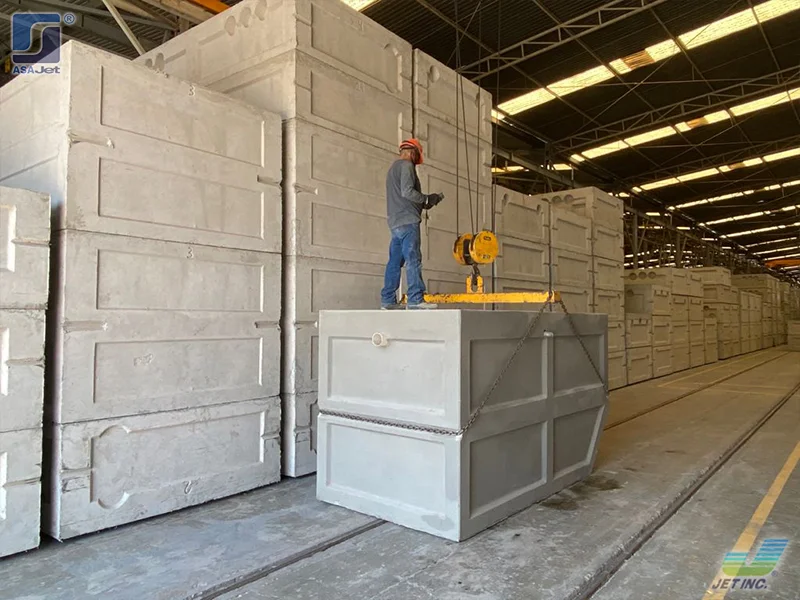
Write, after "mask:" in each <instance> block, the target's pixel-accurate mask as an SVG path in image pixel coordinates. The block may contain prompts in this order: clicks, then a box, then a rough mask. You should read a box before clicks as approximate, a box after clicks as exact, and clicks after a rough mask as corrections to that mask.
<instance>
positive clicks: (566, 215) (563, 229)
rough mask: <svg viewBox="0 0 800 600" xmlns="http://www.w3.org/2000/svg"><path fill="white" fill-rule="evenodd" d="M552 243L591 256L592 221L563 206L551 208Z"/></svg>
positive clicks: (556, 246) (554, 246)
mask: <svg viewBox="0 0 800 600" xmlns="http://www.w3.org/2000/svg"><path fill="white" fill-rule="evenodd" d="M550 243H551V245H552V247H553V248H557V249H559V250H568V251H570V252H576V253H578V254H585V255H587V256H590V255H591V254H592V222H591V221H590V220H589V219H587V218H586V217H582V216H580V215H578V214H575V213H573V212H571V211H569V210H565V209H563V208H556V207H555V206H551V208H550Z"/></svg>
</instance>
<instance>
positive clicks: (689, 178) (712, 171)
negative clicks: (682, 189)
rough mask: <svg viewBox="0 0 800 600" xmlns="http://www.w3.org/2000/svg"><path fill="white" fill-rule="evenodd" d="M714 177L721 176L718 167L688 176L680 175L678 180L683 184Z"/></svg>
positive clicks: (688, 174)
mask: <svg viewBox="0 0 800 600" xmlns="http://www.w3.org/2000/svg"><path fill="white" fill-rule="evenodd" d="M712 175H719V169H718V168H717V167H711V168H710V169H703V170H702V171H695V172H694V173H687V174H686V175H678V177H677V179H678V181H680V182H681V183H683V182H685V181H693V180H695V179H703V178H704V177H711V176H712Z"/></svg>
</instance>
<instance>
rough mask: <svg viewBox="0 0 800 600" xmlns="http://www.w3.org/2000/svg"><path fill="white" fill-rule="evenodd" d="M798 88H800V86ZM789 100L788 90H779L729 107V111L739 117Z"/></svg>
mask: <svg viewBox="0 0 800 600" xmlns="http://www.w3.org/2000/svg"><path fill="white" fill-rule="evenodd" d="M798 89H799V90H800V88H798ZM789 101H790V96H789V92H780V93H778V94H772V95H770V96H766V97H764V98H759V99H758V100H753V101H751V102H745V103H744V104H739V105H737V106H733V107H731V112H732V113H733V114H734V115H735V116H737V117H740V116H742V115H746V114H749V113H752V112H756V111H758V110H764V109H765V108H772V107H773V106H778V105H779V104H783V103H785V102H789Z"/></svg>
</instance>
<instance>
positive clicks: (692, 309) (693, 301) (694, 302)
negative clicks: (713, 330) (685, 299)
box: [689, 298, 705, 321]
mask: <svg viewBox="0 0 800 600" xmlns="http://www.w3.org/2000/svg"><path fill="white" fill-rule="evenodd" d="M704 306H705V302H704V301H703V299H702V298H689V320H690V321H702V320H703V308H704Z"/></svg>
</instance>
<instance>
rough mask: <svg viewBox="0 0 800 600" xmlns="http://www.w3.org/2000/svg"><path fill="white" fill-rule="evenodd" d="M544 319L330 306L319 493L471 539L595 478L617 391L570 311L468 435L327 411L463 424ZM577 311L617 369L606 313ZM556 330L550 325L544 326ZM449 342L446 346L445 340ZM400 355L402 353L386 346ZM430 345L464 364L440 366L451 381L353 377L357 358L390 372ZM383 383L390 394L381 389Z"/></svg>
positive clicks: (538, 340) (547, 319)
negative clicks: (428, 405) (535, 322)
mask: <svg viewBox="0 0 800 600" xmlns="http://www.w3.org/2000/svg"><path fill="white" fill-rule="evenodd" d="M436 316H438V317H439V319H438V320H436V321H430V318H431V317H436ZM531 318H533V316H532V315H530V314H528V313H524V312H492V311H438V312H437V313H436V314H430V315H427V314H420V313H408V312H396V313H380V312H377V311H374V312H347V313H338V312H325V313H323V314H322V316H321V319H320V332H321V336H322V338H323V340H324V343H323V347H326V348H329V352H328V353H327V354H326V353H325V352H324V351H323V356H322V359H321V360H322V362H321V364H322V365H324V366H323V368H322V372H321V387H320V389H321V394H320V416H319V421H318V422H319V446H318V451H319V456H318V476H317V497H318V498H320V499H321V500H324V501H326V502H331V503H334V504H339V505H341V506H346V507H348V508H351V509H354V510H358V511H360V512H364V513H367V514H372V515H375V516H379V517H381V518H386V519H389V520H391V521H393V522H395V523H398V524H401V525H404V526H406V527H411V528H413V529H418V530H420V531H425V532H428V533H432V534H434V535H437V536H440V537H445V538H447V539H452V540H462V539H466V538H467V537H470V536H472V535H474V534H475V533H478V532H479V531H481V530H483V529H485V528H487V527H489V526H491V525H493V524H494V523H496V522H498V521H499V520H501V519H503V518H505V517H506V516H508V515H510V514H513V513H514V512H517V511H518V510H521V509H522V508H524V507H526V506H528V505H530V504H531V503H533V502H536V501H537V500H539V499H542V498H544V497H546V496H547V495H550V494H552V493H554V491H555V490H558V489H562V488H563V487H565V486H567V485H570V484H571V483H574V482H575V481H578V480H580V479H582V478H583V477H585V476H586V474H588V472H589V471H590V470H591V467H592V464H593V461H594V457H595V455H596V448H597V441H598V438H599V435H600V432H601V431H602V426H603V422H604V415H605V411H606V398H607V396H606V393H605V392H604V390H603V383H602V381H601V378H599V377H598V376H597V374H596V373H594V371H593V369H592V367H591V365H590V363H589V362H588V360H580V359H578V358H576V357H578V356H580V354H579V352H581V350H580V344H579V342H578V340H577V339H576V338H575V337H573V336H572V335H571V334H570V333H569V331H568V329H569V328H568V325H567V323H566V321H565V317H564V316H563V315H559V314H549V313H548V314H545V315H544V316H543V320H542V322H541V323H540V324H539V326H538V327H537V328H536V329H535V331H534V333H533V335H532V337H531V338H530V340H529V342H527V343H526V344H525V345H523V349H522V353H523V355H524V356H523V357H520V359H519V363H518V364H519V366H517V367H515V364H517V363H516V361H515V362H512V363H511V367H510V369H509V371H508V372H507V373H506V376H505V377H504V379H503V380H501V382H500V384H499V386H498V387H497V389H496V390H495V393H494V394H493V395H492V396H491V397H490V398H489V402H488V403H487V407H490V408H488V409H487V410H486V412H484V413H482V414H481V415H480V416H479V417H478V419H477V420H476V421H475V423H474V425H473V426H472V427H471V428H470V429H469V430H468V431H467V432H466V433H465V434H463V435H458V436H451V435H447V434H444V433H431V432H423V431H414V430H411V429H406V428H402V427H399V426H394V425H384V424H376V423H370V422H368V421H360V420H358V421H357V420H354V419H350V418H346V417H343V416H333V415H326V414H325V410H338V411H342V412H344V413H347V414H351V415H354V416H356V415H360V416H366V417H369V416H376V415H375V414H374V413H375V411H376V410H377V411H378V413H379V414H380V416H381V418H384V419H389V420H390V421H396V422H398V423H403V422H405V423H428V424H432V423H433V422H437V423H440V424H443V425H444V426H447V427H458V426H459V424H462V423H463V422H465V421H464V420H463V419H464V418H465V417H468V415H469V413H470V411H471V410H474V409H475V407H477V405H478V404H479V403H480V401H481V399H482V396H483V395H484V394H485V393H487V392H488V390H489V388H490V386H491V384H492V382H493V380H494V378H495V377H496V374H497V373H498V372H499V369H500V368H502V366H503V365H504V363H505V362H506V361H507V360H508V358H509V357H510V356H511V353H512V352H513V350H514V347H515V346H516V341H515V335H516V336H519V335H521V334H523V333H525V329H526V323H529V322H530V319H531ZM575 319H576V322H577V326H578V329H579V331H582V332H583V333H585V334H586V342H587V345H588V348H589V351H590V352H591V354H592V357H593V360H594V361H595V363H596V364H598V365H600V369H601V376H602V379H605V378H606V364H607V358H606V339H605V335H606V334H605V330H606V322H605V319H604V318H603V317H592V316H590V315H576V317H575ZM595 319H596V320H595ZM429 321H430V322H429ZM545 330H546V331H548V332H550V334H548V335H543V333H544V331H545ZM425 332H427V336H428V338H429V339H430V341H428V342H426V341H425V339H424V338H425ZM420 336H421V337H420ZM446 340H450V341H449V342H448V341H446ZM426 343H427V344H429V345H430V346H431V348H430V349H429V350H424V346H425V345H426ZM448 343H449V345H448ZM442 344H444V348H445V349H444V350H438V349H437V348H439V347H442ZM387 352H388V353H390V354H391V357H385V356H382V355H383V354H386V353H387ZM420 352H423V354H425V356H426V357H429V358H431V359H432V360H438V359H436V358H433V355H436V354H437V353H439V352H442V353H441V354H439V356H440V357H443V358H444V361H445V362H447V363H448V364H450V363H451V362H452V364H453V365H454V366H453V367H451V370H450V371H442V370H439V374H440V375H441V374H442V372H446V373H447V377H446V380H447V383H444V385H445V386H446V389H443V388H442V387H441V386H442V382H441V381H440V379H441V378H439V379H436V380H434V379H426V380H425V381H426V382H428V385H429V386H430V385H432V386H433V387H432V388H431V389H430V390H424V389H423V388H425V385H426V384H421V385H418V386H417V385H416V384H415V383H414V382H409V381H407V378H405V377H401V378H396V379H393V380H392V381H390V382H387V381H386V380H385V378H384V383H388V384H389V385H385V386H375V385H372V386H369V390H367V388H365V387H364V378H363V376H359V377H353V373H352V364H353V361H362V366H363V367H364V371H365V372H376V373H377V372H379V371H381V365H382V364H383V362H385V361H386V360H387V359H389V358H391V359H393V360H394V364H395V367H396V366H397V365H398V364H403V365H405V364H406V362H407V361H409V360H410V361H412V363H416V362H417V361H418V360H419V353H420ZM429 353H433V355H431V356H429ZM348 357H349V358H348ZM376 361H377V362H376ZM430 364H432V363H429V365H430ZM443 364H444V363H443ZM531 364H535V365H537V368H535V369H531V368H530V365H531ZM373 365H374V366H373ZM523 365H524V367H523ZM409 366H411V363H409ZM404 371H405V370H404V369H398V368H395V369H393V370H390V371H388V372H390V373H391V372H394V373H402V372H404ZM386 372H387V371H383V373H384V375H385V374H386ZM454 374H455V375H456V376H455V378H453V377H452V375H454ZM509 378H510V379H509ZM328 381H330V382H331V383H330V385H326V382H328ZM450 382H453V383H450ZM395 384H402V385H403V386H406V387H407V386H409V385H415V386H416V387H417V388H418V389H417V390H416V392H415V394H417V395H415V396H409V395H408V394H405V393H402V392H397V390H396V386H395ZM354 386H355V387H354ZM453 386H454V387H453ZM383 387H385V388H388V389H387V390H386V392H379V390H381V389H382V388H383ZM437 390H439V391H437ZM393 391H394V392H395V393H393ZM404 391H405V392H410V391H411V390H408V389H405V388H404ZM420 392H421V395H420ZM375 393H380V394H381V396H382V397H381V398H376V397H374V394H375ZM442 393H443V394H446V395H445V396H442V395H441V394H442ZM387 394H388V395H387ZM389 396H391V397H389ZM415 398H416V399H419V398H427V399H429V400H438V403H437V405H436V406H437V407H438V408H436V409H434V410H430V411H425V410H424V405H419V406H418V405H416V404H415V402H416V401H415ZM345 399H346V400H345ZM500 457H504V458H502V460H503V463H504V464H505V465H506V468H505V469H502V470H499V469H497V468H496V465H497V461H498V460H501V458H500ZM387 472H391V473H392V478H391V480H389V479H387V478H386V477H385V473H387Z"/></svg>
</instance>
